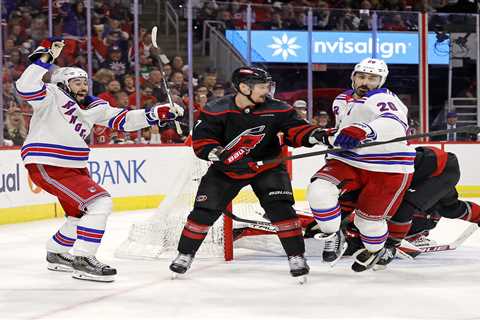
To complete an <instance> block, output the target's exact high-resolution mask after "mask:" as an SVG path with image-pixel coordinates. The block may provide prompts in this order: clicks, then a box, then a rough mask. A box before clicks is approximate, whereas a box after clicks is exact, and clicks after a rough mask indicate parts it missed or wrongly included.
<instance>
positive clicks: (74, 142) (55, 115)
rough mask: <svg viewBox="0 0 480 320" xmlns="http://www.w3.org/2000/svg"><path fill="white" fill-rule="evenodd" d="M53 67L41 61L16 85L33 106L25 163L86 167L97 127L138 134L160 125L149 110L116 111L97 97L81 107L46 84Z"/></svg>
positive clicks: (23, 153)
mask: <svg viewBox="0 0 480 320" xmlns="http://www.w3.org/2000/svg"><path fill="white" fill-rule="evenodd" d="M50 67H51V65H50V64H47V63H42V62H41V61H37V62H35V63H32V64H31V65H30V66H28V68H27V69H26V70H25V71H24V72H23V74H22V76H21V77H20V78H19V79H18V80H17V81H16V83H15V86H16V90H17V94H18V95H19V97H20V98H22V99H23V100H25V101H28V103H29V104H30V105H31V106H32V107H33V116H32V119H31V121H30V128H29V132H28V135H27V138H26V140H25V142H24V144H23V146H22V149H21V156H22V159H23V161H24V163H25V164H27V163H41V164H47V165H52V166H57V167H69V168H84V167H86V165H87V160H88V155H89V153H90V148H89V147H88V145H87V144H86V142H85V139H86V138H87V137H88V135H89V134H90V130H91V129H92V127H93V125H94V124H99V125H103V126H107V127H110V128H113V129H115V130H120V131H135V130H139V129H141V128H144V127H148V126H150V125H152V124H155V123H157V120H155V119H153V115H152V112H149V110H145V109H142V110H131V111H129V110H127V109H120V108H113V107H111V106H110V105H109V104H108V102H106V101H104V100H102V99H99V98H97V97H92V96H89V97H87V98H86V99H85V100H86V105H85V106H82V107H80V106H79V105H78V104H77V103H76V102H75V100H74V99H73V98H72V97H70V96H69V95H68V94H67V93H66V92H64V91H63V90H61V89H60V88H59V87H58V86H56V85H53V84H45V83H44V82H43V81H42V77H43V76H44V75H45V73H47V71H48V70H49V68H50Z"/></svg>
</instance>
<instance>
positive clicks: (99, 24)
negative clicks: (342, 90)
mask: <svg viewBox="0 0 480 320" xmlns="http://www.w3.org/2000/svg"><path fill="white" fill-rule="evenodd" d="M175 2H176V4H177V8H178V5H179V4H184V1H179V0H178V1H177V0H173V1H171V3H173V4H175ZM248 2H249V1H247V0H237V1H235V2H230V1H229V2H220V1H214V0H197V1H193V3H194V7H195V10H196V14H195V17H196V20H195V24H196V26H197V28H196V30H201V29H202V28H199V26H201V25H202V23H203V21H205V20H218V21H223V22H224V24H225V28H237V29H238V28H245V21H246V19H245V12H246V11H245V8H246V4H247V3H248ZM251 2H252V3H253V4H254V5H255V6H254V7H253V9H254V11H253V18H254V25H253V28H257V29H295V30H302V29H306V12H307V11H306V8H307V7H314V11H313V13H314V29H315V30H369V29H370V28H371V18H370V15H369V14H368V10H389V11H390V12H386V13H385V12H384V14H381V15H380V20H379V28H380V29H381V30H392V31H400V30H416V29H417V25H416V23H415V21H416V17H415V15H414V14H412V15H408V14H406V13H405V12H404V13H402V14H400V13H399V12H397V11H410V12H411V11H429V12H476V10H477V9H476V7H474V5H472V4H473V3H474V2H472V1H469V0H459V1H458V2H457V3H454V4H452V3H451V1H444V0H431V1H426V0H423V1H413V0H363V1H352V0H350V1H349V0H329V1H327V0H318V1H314V0H293V1H273V0H253V1H251ZM53 3H54V6H53V35H57V36H58V35H61V36H63V37H64V39H65V42H66V48H65V50H63V53H62V55H61V56H60V57H59V59H58V60H57V61H56V64H57V65H58V66H78V67H81V68H83V69H85V70H87V41H86V35H87V30H86V25H87V24H86V11H85V7H84V1H80V0H58V1H54V2H53ZM92 3H93V4H94V7H93V10H92V27H93V28H92V46H93V52H92V53H93V54H92V56H93V61H92V67H93V74H91V75H90V77H91V78H92V85H93V87H92V89H93V94H94V95H97V96H99V97H100V98H102V99H104V100H106V101H108V102H109V103H110V104H111V105H112V106H118V107H123V108H136V106H137V98H136V94H137V92H136V87H135V73H134V64H135V61H134V58H135V52H134V49H133V48H134V46H133V39H132V38H133V36H132V35H133V16H132V13H131V3H130V1H127V0H111V1H92ZM262 4H263V5H262ZM333 8H342V10H336V9H333ZM2 9H3V12H2V18H3V21H5V22H6V23H5V24H4V33H3V34H4V38H3V46H4V49H3V59H4V69H3V74H2V76H3V78H2V79H3V91H2V94H3V102H4V104H3V112H4V127H5V130H4V137H5V141H6V143H7V144H10V145H21V144H22V142H23V140H24V139H25V136H26V133H27V131H28V124H29V119H30V117H31V113H32V110H31V107H30V106H29V105H28V104H27V103H25V102H24V101H21V100H20V99H19V98H18V97H17V96H16V95H15V90H14V86H13V83H14V81H15V80H16V79H18V77H19V76H20V74H21V73H22V72H23V71H24V70H25V68H26V67H27V65H28V60H27V56H28V54H29V53H30V52H31V51H32V50H33V49H34V48H35V47H36V46H37V45H38V44H39V43H40V41H41V40H42V39H44V38H46V37H48V1H42V0H22V1H13V0H4V1H3V6H2ZM410 18H411V19H410ZM198 37H200V36H199V35H198V33H197V40H199V38H198ZM160 54H162V52H161V49H156V48H154V47H153V45H152V39H151V35H150V32H149V31H148V30H147V29H146V28H144V27H140V42H139V58H140V59H139V60H140V61H139V62H140V66H141V69H140V79H139V82H140V92H139V96H140V97H139V101H140V104H139V105H138V107H139V108H144V107H148V106H152V105H153V104H155V103H157V102H166V101H167V95H166V91H165V88H164V86H163V80H162V79H163V77H164V76H165V77H166V80H167V82H168V84H169V86H170V88H171V92H172V94H173V99H174V101H175V102H176V103H178V104H180V105H181V106H183V107H184V108H185V109H186V112H185V114H186V115H188V110H187V108H188V95H187V93H188V85H187V81H186V79H187V73H188V68H189V66H187V65H185V62H184V61H183V58H182V56H171V57H169V59H168V60H169V62H168V63H163V64H162V61H161V59H160ZM163 62H165V61H163ZM160 64H162V65H163V69H164V73H165V74H164V75H163V74H162V72H161V71H160ZM194 75H195V79H194V80H195V81H194V82H195V83H194V85H195V87H194V117H197V116H198V112H196V111H197V110H199V109H201V108H202V107H203V106H204V105H205V103H207V102H208V101H210V100H212V99H216V98H218V97H221V96H223V95H225V94H227V93H229V91H230V90H231V89H230V87H229V85H228V83H226V82H225V80H226V79H218V77H217V73H216V70H214V69H207V70H194ZM46 80H48V79H46ZM188 122H189V119H188V117H187V116H185V117H184V118H182V119H180V123H181V128H182V133H180V134H179V133H178V132H177V130H175V127H174V126H173V125H167V126H165V127H160V128H152V129H150V128H148V129H145V130H142V132H138V133H133V134H125V133H122V132H113V131H112V130H110V129H108V128H103V127H96V128H94V130H93V132H94V133H93V135H92V140H91V141H90V143H91V144H97V143H134V142H135V141H137V142H138V141H140V142H141V143H159V142H161V143H182V142H183V141H184V140H185V139H186V136H187V134H188Z"/></svg>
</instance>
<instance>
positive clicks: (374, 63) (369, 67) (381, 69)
mask: <svg viewBox="0 0 480 320" xmlns="http://www.w3.org/2000/svg"><path fill="white" fill-rule="evenodd" d="M355 72H364V73H370V74H374V75H377V76H380V84H379V85H378V87H379V88H380V87H381V86H383V84H384V83H385V80H387V76H388V67H387V64H386V63H385V61H383V60H380V59H374V58H365V59H363V60H362V61H360V62H359V63H357V64H356V65H355V67H354V68H353V71H352V75H351V76H350V78H351V79H352V87H353V75H354V74H355Z"/></svg>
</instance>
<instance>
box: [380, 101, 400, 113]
mask: <svg viewBox="0 0 480 320" xmlns="http://www.w3.org/2000/svg"><path fill="white" fill-rule="evenodd" d="M377 107H380V112H384V111H390V110H391V111H397V110H398V109H397V107H396V106H395V104H393V103H392V102H387V103H385V102H379V103H377Z"/></svg>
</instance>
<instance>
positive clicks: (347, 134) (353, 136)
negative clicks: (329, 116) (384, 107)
mask: <svg viewBox="0 0 480 320" xmlns="http://www.w3.org/2000/svg"><path fill="white" fill-rule="evenodd" d="M366 137H367V132H365V130H363V129H361V128H359V127H357V126H349V127H346V128H343V129H342V130H341V131H340V133H339V134H338V135H337V138H336V139H335V141H334V142H333V145H334V146H340V147H342V148H343V149H354V148H356V147H357V146H358V145H359V144H360V142H362V141H363V140H365V138H366Z"/></svg>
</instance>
